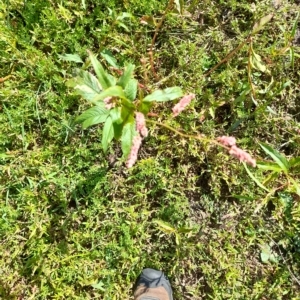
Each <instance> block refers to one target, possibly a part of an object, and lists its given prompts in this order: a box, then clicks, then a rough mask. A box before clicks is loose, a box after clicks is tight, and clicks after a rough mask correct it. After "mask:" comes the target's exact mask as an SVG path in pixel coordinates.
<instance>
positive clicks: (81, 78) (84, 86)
mask: <svg viewBox="0 0 300 300" xmlns="http://www.w3.org/2000/svg"><path fill="white" fill-rule="evenodd" d="M74 82H77V85H76V86H75V87H74V88H75V90H76V92H77V93H78V94H79V95H81V96H82V97H83V98H84V99H86V100H88V101H91V100H93V99H94V98H95V97H96V96H97V95H98V94H99V93H101V86H100V84H99V81H98V79H97V78H96V77H95V76H94V75H92V74H91V73H89V72H87V71H80V72H79V74H78V77H76V78H75V79H74Z"/></svg>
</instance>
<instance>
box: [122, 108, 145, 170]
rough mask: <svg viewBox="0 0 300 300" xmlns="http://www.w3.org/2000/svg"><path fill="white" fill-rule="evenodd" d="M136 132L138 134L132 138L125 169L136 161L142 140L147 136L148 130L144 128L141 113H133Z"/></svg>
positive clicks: (143, 119)
mask: <svg viewBox="0 0 300 300" xmlns="http://www.w3.org/2000/svg"><path fill="white" fill-rule="evenodd" d="M135 123H136V131H137V132H138V134H137V135H136V136H135V137H134V138H133V141H132V146H131V149H130V153H129V156H128V159H127V162H126V167H127V168H131V167H132V166H133V165H134V164H135V162H136V161H137V156H138V152H139V149H140V147H141V144H142V140H143V138H145V137H147V136H148V129H147V127H146V120H145V116H144V114H143V113H141V112H136V113H135Z"/></svg>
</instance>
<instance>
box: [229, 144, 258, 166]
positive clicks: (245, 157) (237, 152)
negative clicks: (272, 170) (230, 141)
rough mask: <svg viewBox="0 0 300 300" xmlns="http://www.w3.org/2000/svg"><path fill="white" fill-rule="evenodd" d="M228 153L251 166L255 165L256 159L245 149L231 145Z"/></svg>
mask: <svg viewBox="0 0 300 300" xmlns="http://www.w3.org/2000/svg"><path fill="white" fill-rule="evenodd" d="M229 154H230V155H232V156H234V157H235V158H237V159H238V160H239V161H244V162H246V163H247V164H249V165H250V166H252V167H253V168H255V167H256V160H255V159H254V158H252V157H251V155H250V154H249V153H247V152H246V151H244V150H242V149H240V148H238V147H237V146H235V145H234V146H232V147H231V149H230V150H229Z"/></svg>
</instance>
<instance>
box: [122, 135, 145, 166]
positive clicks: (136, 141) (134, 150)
mask: <svg viewBox="0 0 300 300" xmlns="http://www.w3.org/2000/svg"><path fill="white" fill-rule="evenodd" d="M141 144H142V138H141V136H140V135H136V136H135V137H134V138H133V141H132V146H131V150H130V153H129V156H128V159H127V162H126V167H127V168H128V169H129V168H131V167H132V166H133V165H134V164H135V162H136V161H137V156H138V152H139V149H140V147H141Z"/></svg>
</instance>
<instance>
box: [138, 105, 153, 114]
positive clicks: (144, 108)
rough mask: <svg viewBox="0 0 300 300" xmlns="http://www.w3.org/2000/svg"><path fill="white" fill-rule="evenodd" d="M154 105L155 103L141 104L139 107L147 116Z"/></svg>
mask: <svg viewBox="0 0 300 300" xmlns="http://www.w3.org/2000/svg"><path fill="white" fill-rule="evenodd" d="M152 105H153V102H141V104H140V105H139V111H140V112H142V113H143V114H144V115H146V114H147V113H148V112H149V111H150V109H151V107H152Z"/></svg>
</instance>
